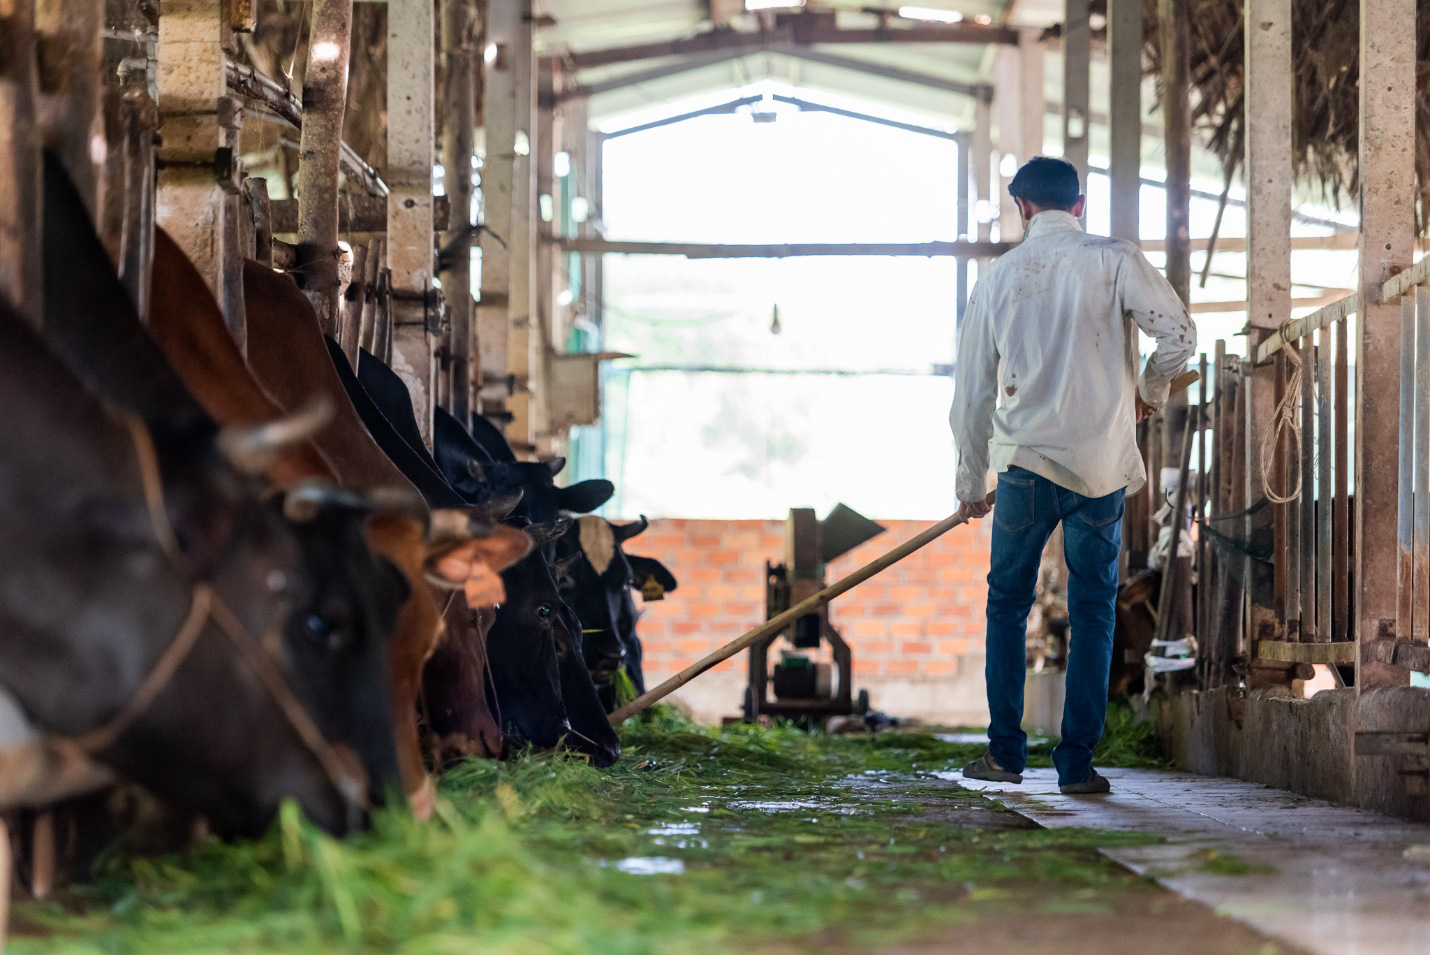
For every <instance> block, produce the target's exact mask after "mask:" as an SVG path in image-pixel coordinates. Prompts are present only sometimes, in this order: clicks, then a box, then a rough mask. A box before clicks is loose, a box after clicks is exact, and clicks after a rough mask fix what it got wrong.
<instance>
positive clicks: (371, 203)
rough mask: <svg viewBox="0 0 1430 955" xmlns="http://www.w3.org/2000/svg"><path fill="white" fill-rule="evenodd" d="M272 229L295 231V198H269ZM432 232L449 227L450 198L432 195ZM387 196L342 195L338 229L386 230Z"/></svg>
mask: <svg viewBox="0 0 1430 955" xmlns="http://www.w3.org/2000/svg"><path fill="white" fill-rule="evenodd" d="M269 206H270V208H271V209H272V218H273V231H274V232H276V233H278V234H279V235H296V234H297V232H298V200H297V199H273V200H270V201H269ZM432 215H433V219H432V231H433V232H445V231H447V230H448V229H449V228H452V227H453V226H454V224H455V221H456V220H455V219H454V218H453V217H452V205H451V200H450V199H449V197H447V196H433V197H432ZM386 231H387V197H386V196H364V195H361V194H346V195H344V196H343V198H342V201H341V202H339V203H338V232H339V233H342V234H348V233H352V232H386ZM385 264H386V263H384V265H385Z"/></svg>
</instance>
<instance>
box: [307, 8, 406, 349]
mask: <svg viewBox="0 0 1430 955" xmlns="http://www.w3.org/2000/svg"><path fill="white" fill-rule="evenodd" d="M352 27H353V0H313V4H312V9H311V10H310V11H309V18H308V36H309V37H310V39H309V43H308V62H307V65H306V66H305V67H304V70H303V129H302V132H301V133H300V134H299V146H298V154H299V162H298V269H297V270H296V272H297V277H298V283H299V284H300V285H301V286H302V287H303V291H304V292H306V293H307V295H308V299H309V300H310V301H311V302H312V303H313V308H314V310H315V311H316V312H317V313H318V324H319V325H320V326H321V327H322V329H323V334H325V335H334V336H336V335H337V333H338V307H339V306H338V293H339V291H340V288H341V284H342V280H341V278H340V276H339V261H340V259H341V257H342V252H341V250H340V249H339V248H338V155H339V152H340V150H341V147H342V142H343V111H344V108H345V106H346V104H347V98H348V54H349V48H350V47H351V44H352V32H353V30H352ZM390 118H391V114H389V119H390Z"/></svg>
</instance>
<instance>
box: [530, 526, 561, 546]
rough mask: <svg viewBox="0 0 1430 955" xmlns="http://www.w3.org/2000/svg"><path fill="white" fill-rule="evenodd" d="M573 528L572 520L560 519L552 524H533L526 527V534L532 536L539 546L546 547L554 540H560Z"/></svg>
mask: <svg viewBox="0 0 1430 955" xmlns="http://www.w3.org/2000/svg"><path fill="white" fill-rule="evenodd" d="M570 529H571V522H570V521H568V520H559V521H555V522H554V523H551V524H532V525H531V526H530V527H528V528H527V529H526V536H527V537H530V538H531V540H532V542H533V543H535V544H536V546H537V547H545V546H546V545H547V544H550V543H551V542H552V541H555V540H560V539H561V536H562V535H563V534H565V533H566V532H567V531H569V530H570Z"/></svg>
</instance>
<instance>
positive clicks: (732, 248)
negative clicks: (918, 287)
mask: <svg viewBox="0 0 1430 955" xmlns="http://www.w3.org/2000/svg"><path fill="white" fill-rule="evenodd" d="M549 241H553V242H555V243H556V244H557V245H558V246H560V247H561V249H562V250H563V251H565V252H586V253H593V254H599V255H681V256H684V257H686V258H688V259H783V258H797V257H805V256H819V255H877V256H922V257H934V256H955V257H960V256H966V257H968V258H985V257H990V256H998V255H1002V254H1003V253H1004V252H1007V251H1008V250H1009V249H1011V248H1013V245H1014V243H1010V242H967V241H963V242H908V243H898V242H799V243H782V244H760V243H749V244H746V243H691V242H626V241H617V240H611V239H598V238H580V237H578V238H575V239H568V238H553V239H551V240H549Z"/></svg>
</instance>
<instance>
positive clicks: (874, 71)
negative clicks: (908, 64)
mask: <svg viewBox="0 0 1430 955" xmlns="http://www.w3.org/2000/svg"><path fill="white" fill-rule="evenodd" d="M773 52H775V53H779V54H781V55H783V56H789V57H793V58H794V59H796V60H803V61H805V62H806V63H819V64H822V65H824V66H833V67H836V68H838V69H841V70H849V71H851V72H854V73H863V74H865V75H867V76H877V77H880V78H882V79H886V80H895V81H897V82H900V83H911V84H913V85H915V86H922V87H924V88H925V89H931V90H940V91H942V92H945V93H953V94H954V95H956V96H968V97H972V98H974V99H977V100H979V101H980V102H988V101H991V100H992V98H993V88H992V87H991V86H989V85H988V84H987V83H964V82H961V81H959V80H953V79H948V78H946V77H942V76H934V75H932V74H929V73H919V72H917V71H915V70H910V69H905V68H902V67H897V66H888V65H886V64H883V63H875V62H873V61H871V60H858V59H855V58H854V57H851V56H840V55H839V54H837V53H827V52H824V51H822V50H813V49H810V48H809V47H806V46H788V47H777V48H775V49H774V50H773Z"/></svg>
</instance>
